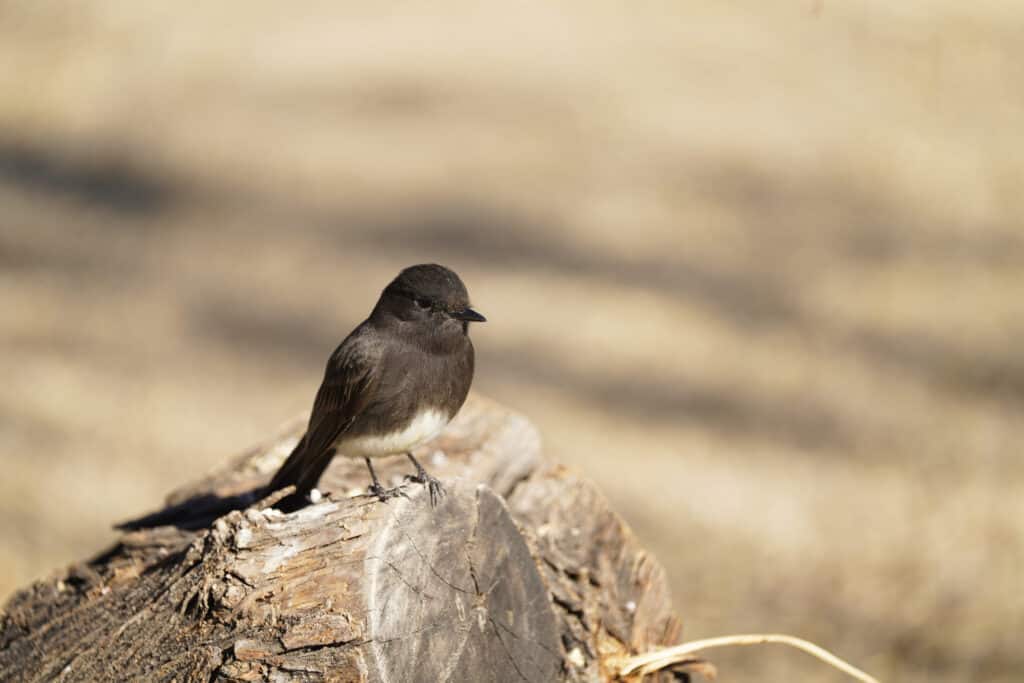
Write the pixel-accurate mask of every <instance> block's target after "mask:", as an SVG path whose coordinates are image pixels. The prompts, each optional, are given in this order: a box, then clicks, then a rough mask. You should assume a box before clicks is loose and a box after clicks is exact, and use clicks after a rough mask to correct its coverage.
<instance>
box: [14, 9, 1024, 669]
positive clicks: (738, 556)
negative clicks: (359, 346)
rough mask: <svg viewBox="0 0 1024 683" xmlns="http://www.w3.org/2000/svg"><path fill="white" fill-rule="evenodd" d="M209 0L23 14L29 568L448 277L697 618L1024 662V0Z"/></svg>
mask: <svg viewBox="0 0 1024 683" xmlns="http://www.w3.org/2000/svg"><path fill="white" fill-rule="evenodd" d="M208 5H210V6H203V7H202V8H200V7H198V6H194V5H190V6H189V7H188V9H187V10H186V9H185V8H184V7H183V6H182V5H181V4H180V3H166V4H165V7H164V8H162V9H154V3H125V2H114V1H111V2H98V1H97V2H77V3H57V2H44V1H42V0H31V1H29V0H26V1H24V2H5V3H2V4H0V311H2V314H0V359H2V360H0V376H2V378H3V381H2V382H0V454H2V456H0V457H2V458H3V467H4V476H3V477H2V479H0V501H2V502H0V544H2V546H0V547H2V550H3V552H2V556H0V594H7V593H8V592H10V591H11V590H13V589H14V588H15V587H16V586H18V585H20V584H23V583H25V582H27V581H29V580H31V579H32V578H34V577H37V576H41V575H43V574H45V573H46V572H47V571H49V570H50V569H52V568H54V567H56V566H59V565H60V564H61V563H64V562H68V561H70V560H72V559H74V558H78V557H81V556H83V555H84V554H87V553H90V552H92V551H95V550H98V549H100V548H102V546H103V545H104V543H106V542H108V541H109V540H110V539H111V538H112V534H111V533H110V532H108V531H106V529H107V528H108V527H109V525H110V524H111V523H112V522H113V521H115V520H118V519H122V518H125V517H128V516H131V515H133V514H135V513H138V512H140V511H143V510H146V509H148V508H150V507H151V506H152V504H153V502H154V501H155V500H157V499H158V498H159V496H160V495H161V494H162V493H163V492H164V491H166V490H168V489H169V488H171V487H173V486H175V485H177V484H179V483H181V482H184V481H187V480H189V479H191V478H193V477H194V476H195V475H196V474H197V473H198V472H200V471H202V470H205V469H207V468H210V467H212V466H214V465H215V464H217V463H218V462H220V461H221V460H222V459H223V458H224V457H226V456H227V455H229V454H231V453H233V452H235V451H238V450H239V449H241V448H243V447H244V446H246V445H247V444H249V443H251V442H253V441H254V440H256V439H258V438H260V437H262V436H264V435H266V434H267V433H268V432H269V431H270V430H272V429H273V428H274V427H275V426H276V425H277V424H278V423H279V422H281V421H282V420H284V419H286V418H288V417H290V416H291V415H293V414H295V413H297V412H300V411H304V410H307V409H308V406H309V404H310V401H311V399H312V396H313V392H314V391H315V389H316V386H317V383H318V381H319V379H320V373H321V371H322V366H323V362H324V359H325V358H326V356H327V355H328V353H329V352H330V351H331V349H333V347H334V345H335V344H336V343H337V342H338V341H339V340H340V339H341V338H342V336H343V335H344V334H345V333H346V332H347V331H348V330H349V329H350V328H351V327H352V326H353V325H354V324H355V323H357V322H359V321H360V320H361V319H362V318H361V317H362V316H364V315H365V314H366V313H367V312H368V310H369V307H370V306H371V305H372V302H373V300H374V299H375V297H376V295H377V293H378V291H379V290H380V288H381V287H382V286H383V285H384V284H385V283H386V282H387V280H388V279H389V278H390V277H391V276H392V275H393V274H394V273H395V272H396V271H397V269H398V268H399V267H401V266H403V265H407V264H410V263H415V262H422V261H428V260H437V261H439V262H442V263H445V264H448V265H451V266H452V267H454V268H456V269H457V270H458V271H459V272H460V273H461V274H462V275H463V277H464V279H465V280H466V282H467V283H468V284H469V286H470V289H471V292H472V293H473V295H474V298H475V302H476V303H477V305H478V307H479V309H480V310H482V311H483V312H485V313H486V314H487V315H488V317H489V319H490V320H491V322H489V323H488V324H486V325H483V326H480V327H479V328H478V329H476V330H475V331H474V337H475V339H476V343H477V348H478V354H479V355H478V368H479V369H478V374H477V384H476V386H477V388H478V389H479V390H480V391H482V392H485V393H488V394H490V395H492V396H494V397H496V398H498V399H499V400H501V401H503V402H505V403H507V404H509V405H511V406H513V407H515V408H517V409H519V410H520V411H522V412H524V413H526V414H527V415H529V416H530V417H531V418H532V419H533V420H534V421H535V422H536V423H537V424H538V425H539V426H540V428H541V430H542V432H543V434H544V437H545V439H546V443H547V449H548V451H549V452H550V453H552V454H553V455H554V456H556V457H558V458H560V459H561V460H563V461H566V462H568V463H570V464H572V465H574V466H576V467H578V468H581V469H584V470H586V471H587V472H588V473H589V474H590V475H591V476H592V477H593V478H594V479H596V480H597V481H598V483H599V484H600V485H601V487H602V488H603V489H604V490H605V491H606V492H607V494H608V496H609V497H610V498H611V499H612V500H613V502H614V504H615V506H616V507H617V508H618V509H620V510H621V511H622V513H623V514H624V515H625V516H626V517H627V519H628V520H629V521H630V522H631V523H632V525H633V526H634V527H635V529H636V530H637V532H638V533H639V534H640V535H641V537H642V538H643V539H644V540H645V542H646V543H647V544H648V545H649V546H650V547H651V548H652V549H653V550H654V551H655V552H656V554H657V555H658V556H659V557H660V558H661V560H662V561H663V562H664V563H665V564H666V565H667V566H668V568H669V570H670V572H671V575H672V577H673V582H674V586H675V594H676V599H677V602H678V606H679V609H680V612H681V613H682V614H683V615H684V617H685V618H686V622H687V626H686V634H687V636H689V637H694V638H695V637H702V636H709V635H719V634H723V633H734V632H749V631H782V632H790V633H794V634H797V635H800V636H803V637H807V638H810V639H812V640H815V641H817V642H819V643H821V644H822V645H825V646H827V647H830V648H833V649H835V650H836V651H837V652H838V653H840V654H841V655H843V656H846V657H848V658H850V659H851V660H853V661H854V662H856V663H857V664H858V665H861V666H863V667H864V668H866V669H867V670H869V671H871V672H872V673H874V674H875V675H877V676H879V677H880V678H882V679H883V680H887V681H910V682H923V681H930V682H932V681H940V682H945V681H948V682H953V681H974V682H979V681H1017V680H1020V677H1021V675H1022V672H1024V648H1021V644H1020V643H1021V641H1020V639H1021V632H1022V630H1024V584H1022V572H1024V496H1021V490H1022V484H1024V463H1022V460H1021V457H1020V450H1021V444H1022V443H1024V350H1022V346H1021V343H1020V339H1021V337H1022V336H1024V228H1022V221H1021V219H1022V217H1024V191H1022V188H1024V125H1022V122H1024V88H1021V83H1022V82H1024V71H1022V66H1021V65H1022V64H1024V41H1021V39H1020V38H1021V35H1024V33H1022V30H1024V10H1022V9H1021V6H1020V5H1019V4H1018V3H1012V2H1005V1H1000V2H976V3H963V2H953V1H952V0H940V1H938V2H935V1H932V2H926V1H925V0H910V1H909V2H904V3H891V2H888V3H883V2H880V1H877V0H868V2H861V3H839V2H822V1H821V0H817V1H816V0H794V2H789V3H764V2H754V1H751V0H744V1H742V2H732V3H722V2H701V3H668V2H656V3H599V2H575V3H530V4H523V3H504V4H502V5H498V6H491V7H484V6H482V5H481V4H479V3H472V2H466V3H461V4H460V3H455V2H443V3H442V2H431V3H422V5H419V6H412V5H407V4H401V3H399V4H396V3H362V4H359V5H353V6H350V7H343V6H341V5H339V4H338V3H335V2H317V3H308V4H306V5H304V6H303V7H302V8H301V9H300V8H298V7H297V6H296V5H295V4H294V3H269V2H267V3H263V2H259V3H254V2H245V3H242V2H223V3H208ZM213 5H215V7H214V6H213ZM714 659H715V660H716V661H717V662H718V663H719V665H720V666H721V669H722V674H723V680H730V681H741V680H758V681H839V680H844V679H843V678H841V677H840V676H839V675H838V674H833V673H830V672H827V671H825V670H824V669H823V668H822V667H821V666H820V665H819V664H817V663H814V662H812V661H811V660H809V659H807V658H805V657H804V656H803V655H800V654H798V653H791V652H787V651H779V650H777V649H772V648H764V649H748V650H744V651H742V652H736V653H727V652H719V653H716V654H715V657H714Z"/></svg>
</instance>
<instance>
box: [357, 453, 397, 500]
mask: <svg viewBox="0 0 1024 683" xmlns="http://www.w3.org/2000/svg"><path fill="white" fill-rule="evenodd" d="M363 460H365V461H366V466H367V467H369V468H370V477H371V478H372V479H373V484H371V485H370V493H372V494H373V495H375V496H377V498H378V499H379V500H380V502H382V503H386V502H388V498H397V497H398V496H405V493H404V492H403V491H402V490H401V489H400V488H393V489H386V488H384V487H383V486H381V485H380V480H379V479H377V473H376V472H374V471H373V463H371V462H370V459H369V458H363Z"/></svg>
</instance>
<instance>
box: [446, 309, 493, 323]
mask: <svg viewBox="0 0 1024 683" xmlns="http://www.w3.org/2000/svg"><path fill="white" fill-rule="evenodd" d="M452 317H453V318H455V319H456V320H464V321H466V322H473V323H485V322H487V318H485V317H483V316H482V315H480V314H479V313H477V312H476V311H474V310H473V309H472V308H463V309H462V310H461V311H455V312H454V313H452Z"/></svg>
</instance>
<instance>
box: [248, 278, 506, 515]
mask: <svg viewBox="0 0 1024 683" xmlns="http://www.w3.org/2000/svg"><path fill="white" fill-rule="evenodd" d="M486 320H487V319H486V318H485V317H484V316H483V315H481V314H480V313H478V312H477V311H475V310H474V309H473V308H472V307H471V306H470V302H469V293H468V292H467V290H466V286H465V285H464V284H463V282H462V280H461V279H460V278H459V276H458V275H457V274H456V273H455V272H454V271H453V270H451V269H449V268H446V267H445V266H441V265H438V264H436V263H426V264H419V265H414V266H410V267H408V268H405V269H403V270H402V271H401V272H400V273H399V274H398V276H397V277H395V278H394V279H393V280H392V281H391V282H390V283H389V284H388V285H387V287H385V288H384V290H383V291H382V292H381V294H380V298H379V299H378V300H377V304H376V305H375V306H374V307H373V310H372V311H371V313H370V316H369V317H368V318H367V319H366V320H364V321H363V322H362V323H360V324H359V325H358V326H357V327H356V328H355V329H354V330H353V331H352V332H351V333H350V334H349V335H348V336H347V337H346V338H345V339H344V341H342V342H341V344H340V345H339V346H338V348H337V349H335V350H334V353H332V354H331V357H330V358H329V359H328V361H327V367H326V369H325V371H324V378H323V382H322V383H321V385H320V389H319V390H318V391H317V394H316V399H315V400H314V402H313V409H312V412H311V413H310V417H309V424H308V426H307V428H306V432H305V434H304V435H303V436H302V438H301V439H300V440H299V442H298V444H296V446H295V448H294V449H293V450H292V452H291V454H290V455H289V456H288V458H287V459H286V460H285V461H284V463H283V464H282V465H281V467H280V468H279V469H278V470H277V472H276V473H275V474H274V476H273V478H272V479H271V481H270V484H269V485H268V486H267V489H266V490H267V491H277V490H280V489H282V488H284V487H287V486H294V487H295V492H294V493H292V494H290V495H289V496H287V497H286V498H284V499H282V500H281V501H280V502H279V503H278V504H277V505H275V507H277V508H278V509H282V510H286V511H287V510H294V509H297V508H300V507H303V506H304V505H306V504H308V503H309V502H310V498H309V496H310V494H311V492H312V491H313V489H314V488H315V487H316V485H317V482H318V481H319V480H320V477H321V475H322V474H323V472H324V470H325V469H326V468H327V466H328V464H330V462H331V460H332V459H333V458H334V457H335V456H336V455H340V456H342V457H347V458H362V459H363V460H364V461H365V462H366V466H367V468H368V469H369V471H370V478H371V480H372V482H373V483H372V484H371V485H370V486H369V488H368V490H369V492H370V493H372V494H374V495H375V496H376V497H377V498H378V499H380V500H381V501H384V502H386V501H387V500H388V499H390V498H394V497H395V496H397V495H404V493H402V491H401V489H400V488H396V489H391V490H388V489H385V488H384V487H383V486H381V484H380V480H379V479H378V478H377V473H376V472H375V471H374V469H373V462H372V459H374V458H379V457H384V456H391V455H401V454H404V455H405V456H406V457H408V459H409V460H410V461H411V463H412V465H413V466H414V467H415V469H416V474H415V475H412V476H410V477H408V479H410V480H411V481H414V482H417V483H420V484H422V485H424V486H426V487H427V489H428V492H429V496H430V503H431V506H435V505H436V504H437V501H438V500H439V499H440V498H441V497H442V496H443V495H444V487H443V486H442V484H441V482H440V481H439V480H437V479H436V478H434V477H433V476H431V475H429V474H428V473H427V471H426V470H425V469H424V468H423V465H421V464H420V463H419V461H418V460H417V459H416V458H415V457H414V456H413V454H412V450H413V449H415V448H416V447H417V446H419V445H420V444H423V443H425V442H427V441H429V440H430V439H432V438H434V437H435V436H437V435H438V434H439V433H440V432H441V430H442V429H444V427H445V426H446V425H447V424H448V422H449V421H451V419H452V418H453V417H454V416H455V414H456V413H458V411H459V409H460V408H461V407H462V404H463V403H464V402H465V400H466V396H467V395H468V393H469V388H470V385H471V384H472V382H473V370H474V350H473V343H472V341H470V339H469V324H470V323H482V322H486Z"/></svg>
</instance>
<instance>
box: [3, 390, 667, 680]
mask: <svg viewBox="0 0 1024 683" xmlns="http://www.w3.org/2000/svg"><path fill="white" fill-rule="evenodd" d="M302 426H303V424H302V421H296V422H295V423H294V424H292V425H289V426H288V427H287V429H285V430H284V431H283V432H282V433H281V434H279V435H278V436H276V437H274V438H272V439H270V440H268V441H267V442H265V443H263V444H261V445H260V446H258V447H256V448H253V449H251V450H249V451H248V452H246V453H244V454H242V455H241V456H239V457H237V458H235V459H234V460H232V461H231V462H230V463H229V464H228V465H227V466H226V467H225V468H223V469H221V470H220V471H217V472H215V473H213V474H211V475H210V476H208V477H205V478H204V479H202V480H201V481H198V482H196V483H194V484H191V485H189V486H187V487H185V488H183V489H181V490H179V491H176V492H175V493H173V494H171V495H170V497H169V498H168V500H167V506H168V509H170V510H172V514H167V513H164V514H163V515H162V516H161V515H157V516H156V517H151V518H150V519H163V520H166V519H173V520H174V522H175V524H174V525H161V526H153V527H146V526H144V525H136V526H141V527H142V528H138V529H136V530H133V531H130V532H128V533H125V534H124V535H123V536H122V537H121V539H120V542H119V543H118V544H117V545H115V546H114V547H113V548H111V549H109V550H108V551H106V552H104V553H103V554H102V555H100V556H98V557H96V558H94V559H92V560H90V561H87V562H83V563H80V564H77V565H74V566H72V567H70V568H68V569H67V570H65V571H62V572H60V573H59V574H58V575H56V576H54V577H52V578H51V579H49V580H46V581H42V582H38V583H36V584H34V585H33V586H31V587H29V588H26V589H24V590H21V591H19V592H18V593H16V594H15V595H14V596H13V597H12V598H11V599H10V600H9V602H8V603H7V605H6V606H5V608H4V612H3V616H2V630H0V680H3V681H49V680H61V681H126V680H145V681H224V682H227V681H371V682H379V683H405V682H407V681H424V682H429V683H435V682H437V681H467V682H472V683H477V682H480V683H483V682H489V681H493V682H498V681H537V682H541V681H602V680H609V679H610V677H611V674H610V673H609V671H610V669H609V668H608V667H609V666H610V664H609V663H610V662H612V661H615V660H616V658H619V657H621V656H622V655H626V654H633V653H638V652H644V651H647V650H648V649H651V648H654V647H659V646H663V645H669V644H673V643H675V642H677V639H678V635H679V634H678V631H679V624H678V621H677V619H676V618H675V617H674V615H673V613H672V607H671V600H670V599H669V594H668V589H667V585H666V580H665V576H664V572H663V571H662V569H661V567H660V566H659V565H658V563H657V562H656V561H655V560H654V559H653V558H651V557H650V556H649V555H647V553H645V552H644V550H643V549H642V548H641V547H640V546H639V544H638V543H637V541H636V540H635V538H634V537H633V535H632V534H631V533H630V531H629V529H628V528H627V527H626V526H625V524H624V523H623V522H622V521H621V519H619V517H618V516H617V515H616V514H615V513H613V512H612V511H611V510H610V509H609V508H608V506H607V504H606V502H605V500H604V498H603V497H602V496H601V495H600V494H599V493H598V492H597V491H596V489H595V488H594V487H593V486H592V485H591V484H590V483H588V482H587V481H586V480H585V479H583V478H582V477H580V476H578V475H576V474H574V473H572V472H570V471H568V470H566V469H565V468H562V467H560V466H557V465H552V464H550V463H547V462H545V461H544V460H543V459H542V458H541V455H540V444H539V438H538V436H537V433H536V431H535V430H534V428H533V427H532V426H531V425H530V424H529V422H527V421H526V420H525V419H524V418H522V417H520V416H518V415H515V414H513V413H510V412H509V411H507V410H505V409H503V408H502V407H500V406H498V405H496V404H495V403H493V402H490V401H487V400H485V399H482V398H480V397H476V396H473V397H471V398H470V401H469V402H467V404H466V406H465V407H464V408H463V410H462V412H461V413H460V414H459V416H458V417H457V418H456V420H454V421H453V422H452V424H451V425H449V427H448V429H446V430H445V432H444V433H443V434H442V435H441V436H440V437H439V438H438V439H437V440H435V441H434V442H432V443H430V444H428V445H426V446H424V447H423V448H421V449H420V450H419V451H417V453H416V455H417V456H418V457H419V458H420V459H421V461H422V462H423V463H424V464H425V465H426V466H427V468H428V469H429V470H430V471H431V473H432V474H434V475H435V476H437V477H439V478H440V479H441V480H442V481H443V482H444V483H445V485H446V488H447V495H446V496H445V497H444V498H443V499H442V501H441V502H440V504H439V505H438V506H437V507H431V505H430V503H429V500H428V496H427V494H426V492H425V491H424V490H423V489H422V487H421V486H420V485H419V484H415V483H407V484H405V485H404V489H403V490H404V491H405V492H406V495H407V497H405V498H396V499H392V500H389V501H387V502H386V503H381V502H379V501H377V500H376V499H375V498H373V497H370V496H367V495H363V494H362V491H363V490H364V489H365V486H366V484H367V478H368V477H367V473H366V471H365V467H364V466H363V464H362V463H361V462H357V461H351V460H347V459H345V458H336V459H335V462H334V463H333V464H332V465H331V467H330V468H329V469H328V471H327V472H326V473H325V476H324V478H323V480H322V481H321V490H324V491H327V492H329V493H328V495H326V496H325V498H324V499H323V500H321V501H320V502H317V503H315V504H311V505H310V506H308V507H306V508H304V509H302V510H299V511H298V512H295V513H291V514H282V513H280V512H278V511H277V510H274V509H272V508H267V507H265V506H262V505H260V504H256V505H251V504H252V503H253V502H255V501H252V500H251V498H252V495H251V492H254V491H258V490H259V489H260V488H261V487H262V486H263V485H265V484H266V482H267V480H268V478H269V476H270V474H271V473H272V472H273V470H274V469H275V468H276V467H277V466H278V465H279V464H280V463H281V461H282V460H283V459H284V457H285V456H286V455H287V454H288V452H289V451H290V449H291V447H292V446H293V445H294V444H295V442H296V441H297V439H298V438H299V436H300V435H301V430H302ZM406 465H407V461H406V460H405V459H404V458H393V459H388V461H386V462H382V463H381V465H380V466H379V467H378V469H379V472H380V473H381V475H382V480H383V481H388V480H391V483H392V484H395V483H400V481H401V480H400V477H401V474H404V472H403V468H404V466H406ZM246 503H249V504H250V505H251V506H250V507H247V508H245V509H235V510H231V511H230V512H226V513H224V510H225V508H229V507H232V506H234V507H241V506H243V505H245V504H246ZM144 519H145V518H144ZM662 676H664V677H665V678H664V680H673V679H672V678H671V675H670V674H662Z"/></svg>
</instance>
